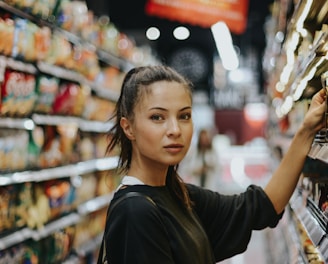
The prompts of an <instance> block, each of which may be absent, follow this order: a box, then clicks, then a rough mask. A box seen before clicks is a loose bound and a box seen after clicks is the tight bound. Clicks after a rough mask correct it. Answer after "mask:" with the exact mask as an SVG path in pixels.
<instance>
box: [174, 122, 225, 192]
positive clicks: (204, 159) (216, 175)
mask: <svg viewBox="0 0 328 264" xmlns="http://www.w3.org/2000/svg"><path fill="white" fill-rule="evenodd" d="M181 165H182V166H181ZM179 172H180V176H182V178H183V179H184V181H186V182H189V183H193V184H195V185H198V186H201V187H204V188H206V189H210V190H213V191H218V189H219V187H220V183H221V177H222V167H221V164H220V161H219V155H218V152H217V150H216V149H215V148H214V146H213V137H212V135H211V131H210V129H208V128H202V129H200V131H199V133H198V137H197V142H196V144H195V145H194V146H193V147H190V150H189V152H188V153H187V155H186V158H185V159H184V160H183V162H182V163H181V164H180V166H179Z"/></svg>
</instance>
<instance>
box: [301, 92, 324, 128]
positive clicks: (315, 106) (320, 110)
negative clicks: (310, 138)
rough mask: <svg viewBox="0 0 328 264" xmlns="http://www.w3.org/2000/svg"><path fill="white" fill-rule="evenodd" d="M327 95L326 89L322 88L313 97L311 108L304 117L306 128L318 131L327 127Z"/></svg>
mask: <svg viewBox="0 0 328 264" xmlns="http://www.w3.org/2000/svg"><path fill="white" fill-rule="evenodd" d="M326 97H327V91H326V89H321V90H320V91H319V92H317V93H316V94H315V95H314V96H313V97H312V100H311V104H310V107H309V110H308V111H307V113H306V115H305V117H304V121H303V126H304V128H306V129H308V130H311V131H313V132H317V131H319V130H320V129H322V128H324V127H325V122H327V121H326V120H325V116H324V112H325V111H327V104H326Z"/></svg>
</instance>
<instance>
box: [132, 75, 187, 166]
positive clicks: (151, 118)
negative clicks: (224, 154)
mask: <svg viewBox="0 0 328 264" xmlns="http://www.w3.org/2000/svg"><path fill="white" fill-rule="evenodd" d="M148 91H149V92H145V93H144V94H143V95H142V96H141V100H140V101H139V102H138V103H137V105H136V107H135V111H134V120H133V122H132V123H131V132H132V135H133V136H132V137H130V139H131V142H132V146H133V152H132V153H133V154H132V159H136V158H137V159H138V160H139V161H143V162H146V164H154V165H155V164H157V165H159V164H163V165H165V166H167V165H175V164H178V163H179V162H180V161H181V160H182V159H183V158H184V156H185V155H186V153H187V151H188V148H189V146H190V142H191V138H192V134H193V123H192V118H191V113H192V101H191V95H190V93H189V91H188V90H187V89H186V88H185V87H184V86H182V85H181V84H179V83H177V82H167V81H160V82H156V83H153V84H151V85H150V86H149V89H148ZM149 161H150V163H149Z"/></svg>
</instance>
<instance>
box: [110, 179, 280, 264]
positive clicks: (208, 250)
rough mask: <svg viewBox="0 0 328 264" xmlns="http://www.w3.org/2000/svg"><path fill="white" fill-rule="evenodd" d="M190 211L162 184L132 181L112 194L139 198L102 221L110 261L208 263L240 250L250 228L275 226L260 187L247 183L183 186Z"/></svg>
mask: <svg viewBox="0 0 328 264" xmlns="http://www.w3.org/2000/svg"><path fill="white" fill-rule="evenodd" d="M187 188H188V191H189V194H190V198H191V200H192V202H193V211H192V212H190V211H188V210H186V209H184V208H182V206H181V204H180V202H179V201H178V200H177V199H176V198H175V197H174V196H173V195H172V194H171V192H170V191H169V189H168V188H167V187H166V186H161V187H152V186H148V185H133V186H128V187H126V188H125V189H122V190H119V191H118V192H117V193H115V195H114V198H113V201H112V202H113V203H114V202H115V201H116V200H117V199H119V198H120V197H121V196H122V195H124V194H125V193H127V192H139V193H142V194H145V195H147V196H149V197H151V198H152V200H153V201H154V202H155V203H156V205H154V204H153V203H151V202H149V201H148V200H147V199H145V198H144V197H142V196H136V197H130V198H127V199H124V200H122V201H121V202H120V203H118V204H117V206H116V207H115V209H114V210H113V211H112V213H111V215H110V217H109V218H108V219H107V221H106V228H105V237H104V238H105V241H106V247H105V248H106V254H107V259H108V261H109V263H110V264H130V263H131V264H132V263H133V264H148V263H149V264H150V263H151V264H153V263H158V264H164V263H165V264H169V263H170V264H173V263H175V264H185V263H188V264H193V263H194V264H212V263H216V262H218V261H220V260H223V259H225V258H229V257H231V256H233V255H236V254H238V253H241V252H243V251H245V250H246V248H247V245H248V243H249V240H250V237H251V232H252V230H260V229H263V228H266V227H275V226H276V225H277V223H278V222H279V220H280V218H281V215H277V213H276V212H275V210H274V208H273V205H272V203H271V201H270V200H269V198H268V197H267V195H266V194H265V193H264V191H263V190H262V189H261V188H260V187H257V186H250V187H249V188H248V189H247V190H246V191H245V192H244V193H242V194H239V195H230V196H229V195H221V194H218V193H216V192H212V191H209V190H205V189H202V188H200V187H197V186H194V185H187Z"/></svg>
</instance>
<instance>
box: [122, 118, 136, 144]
mask: <svg viewBox="0 0 328 264" xmlns="http://www.w3.org/2000/svg"><path fill="white" fill-rule="evenodd" d="M120 126H121V128H122V130H123V132H124V134H125V135H126V137H127V138H128V139H130V140H134V139H135V137H134V134H133V129H132V126H131V124H130V121H129V120H128V119H127V118H126V117H122V118H121V120H120Z"/></svg>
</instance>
